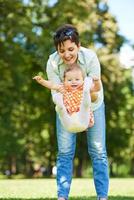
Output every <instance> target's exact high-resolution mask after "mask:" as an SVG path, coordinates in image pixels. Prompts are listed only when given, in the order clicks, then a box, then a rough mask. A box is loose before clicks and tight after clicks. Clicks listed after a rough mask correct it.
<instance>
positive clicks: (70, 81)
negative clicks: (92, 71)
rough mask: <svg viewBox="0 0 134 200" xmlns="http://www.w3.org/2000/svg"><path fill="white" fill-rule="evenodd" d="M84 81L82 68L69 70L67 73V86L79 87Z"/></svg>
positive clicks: (65, 81) (65, 82) (65, 80)
mask: <svg viewBox="0 0 134 200" xmlns="http://www.w3.org/2000/svg"><path fill="white" fill-rule="evenodd" d="M83 82H84V79H83V75H82V72H81V70H74V71H68V72H66V74H65V79H64V85H65V86H66V87H71V88H77V87H78V86H80V85H82V84H83Z"/></svg>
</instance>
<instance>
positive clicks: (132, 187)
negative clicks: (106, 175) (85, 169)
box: [0, 178, 134, 200]
mask: <svg viewBox="0 0 134 200" xmlns="http://www.w3.org/2000/svg"><path fill="white" fill-rule="evenodd" d="M0 199H3V200H6V199H8V200H22V199H23V200H24V199H29V200H35V199H36V200H57V198H56V181H55V179H21V180H12V179H8V180H0ZM69 200H96V193H95V189H94V184H93V180H92V179H73V182H72V186H71V191H70V199H69ZM109 200H134V179H131V178H130V179H121V178H120V179H110V188H109Z"/></svg>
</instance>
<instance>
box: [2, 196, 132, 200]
mask: <svg viewBox="0 0 134 200" xmlns="http://www.w3.org/2000/svg"><path fill="white" fill-rule="evenodd" d="M0 200H57V198H0ZM69 200H96V197H86V196H83V197H70V198H69ZM108 200H134V197H126V196H116V197H115V196H114V197H113V196H109V198H108Z"/></svg>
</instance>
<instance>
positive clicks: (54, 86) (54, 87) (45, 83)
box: [33, 76, 62, 91]
mask: <svg viewBox="0 0 134 200" xmlns="http://www.w3.org/2000/svg"><path fill="white" fill-rule="evenodd" d="M33 79H34V80H36V81H37V82H38V83H39V84H40V85H42V86H44V87H46V88H48V89H51V90H57V91H58V90H59V89H60V88H61V87H62V85H60V84H59V85H58V84H55V83H53V82H52V81H49V80H45V79H43V78H42V77H41V76H35V77H33Z"/></svg>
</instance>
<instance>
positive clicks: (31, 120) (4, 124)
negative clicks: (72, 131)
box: [0, 0, 134, 178]
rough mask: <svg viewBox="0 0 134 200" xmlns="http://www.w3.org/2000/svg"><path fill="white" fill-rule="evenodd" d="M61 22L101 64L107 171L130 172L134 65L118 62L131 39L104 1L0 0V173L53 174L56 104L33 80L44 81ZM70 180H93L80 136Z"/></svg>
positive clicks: (132, 164) (113, 173) (133, 145)
mask: <svg viewBox="0 0 134 200" xmlns="http://www.w3.org/2000/svg"><path fill="white" fill-rule="evenodd" d="M129 2H130V1H129ZM131 2H132V1H131ZM122 4H123V1H122ZM132 6H133V4H132ZM121 7H122V5H121ZM131 14H132V13H131ZM64 23H71V24H73V25H75V26H76V27H77V28H78V30H79V32H80V39H81V44H82V45H83V46H85V47H89V48H92V49H93V50H95V51H96V53H97V55H98V58H99V60H100V63H101V69H102V81H103V85H104V91H105V104H106V123H107V150H108V157H109V169H110V176H111V177H134V100H133V94H134V82H133V65H132V62H128V63H127V66H126V65H124V64H123V62H120V55H121V54H120V52H121V49H122V47H124V46H129V47H130V48H131V49H133V48H134V46H133V44H134V43H133V42H134V41H132V40H130V39H129V38H127V37H126V36H125V35H124V34H123V33H122V32H121V31H120V27H119V24H118V21H117V18H116V16H115V15H114V14H113V13H112V12H111V11H110V9H109V2H108V1H106V0H79V1H78V0H66V1H63V0H58V1H56V2H54V1H49V0H27V1H26V0H12V1H11V0H0V24H1V25H0V74H1V80H0V112H1V115H0V177H1V178H5V177H8V178H19V177H20V178H24V177H27V178H28V177H30V178H31V177H34V178H35V177H36V178H42V177H53V176H54V174H55V168H54V167H55V165H56V154H57V145H56V144H57V142H56V133H55V132H56V131H55V130H56V129H55V111H54V104H53V102H52V99H51V94H50V91H49V90H48V89H45V88H43V87H41V86H40V85H38V84H37V83H36V82H34V81H33V80H32V77H33V76H35V75H37V74H42V75H43V76H44V77H45V78H46V72H45V69H46V63H47V59H48V57H49V54H51V53H53V52H54V51H55V48H54V45H53V41H52V36H53V34H54V31H55V29H56V28H57V27H58V26H59V25H61V24H64ZM128 24H129V21H128ZM132 29H133V27H132ZM124 57H129V54H128V51H127V52H126V54H124ZM133 59H134V58H132V60H133ZM132 60H131V61H132ZM52 172H53V173H52ZM74 177H92V168H91V161H90V159H89V156H88V153H87V145H86V135H85V134H78V136H77V149H76V155H75V159H74Z"/></svg>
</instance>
